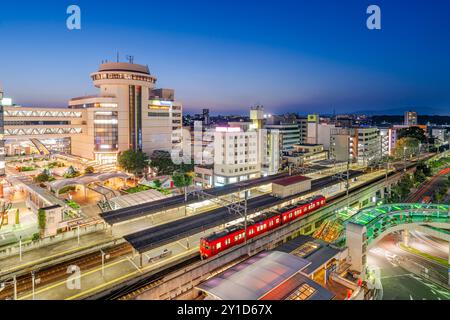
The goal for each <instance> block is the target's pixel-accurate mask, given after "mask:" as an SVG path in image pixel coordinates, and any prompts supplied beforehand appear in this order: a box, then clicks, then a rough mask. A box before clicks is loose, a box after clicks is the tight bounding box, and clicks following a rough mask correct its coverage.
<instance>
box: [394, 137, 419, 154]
mask: <svg viewBox="0 0 450 320" xmlns="http://www.w3.org/2000/svg"><path fill="white" fill-rule="evenodd" d="M418 150H419V140H417V139H416V138H410V137H405V138H401V139H399V140H397V144H396V147H395V155H396V156H397V157H398V158H404V157H406V158H407V157H409V156H411V155H412V154H415V153H417V151H418Z"/></svg>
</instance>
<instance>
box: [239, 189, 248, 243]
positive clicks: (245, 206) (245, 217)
mask: <svg viewBox="0 0 450 320" xmlns="http://www.w3.org/2000/svg"><path fill="white" fill-rule="evenodd" d="M239 193H240V192H239ZM247 199H248V190H245V191H244V232H245V234H244V236H245V237H244V239H245V244H247Z"/></svg>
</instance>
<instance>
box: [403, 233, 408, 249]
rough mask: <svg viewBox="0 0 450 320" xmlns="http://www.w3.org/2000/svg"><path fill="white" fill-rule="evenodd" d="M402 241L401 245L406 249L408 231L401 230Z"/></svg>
mask: <svg viewBox="0 0 450 320" xmlns="http://www.w3.org/2000/svg"><path fill="white" fill-rule="evenodd" d="M402 239H403V244H404V245H405V246H407V247H409V231H408V230H406V229H405V230H403V231H402Z"/></svg>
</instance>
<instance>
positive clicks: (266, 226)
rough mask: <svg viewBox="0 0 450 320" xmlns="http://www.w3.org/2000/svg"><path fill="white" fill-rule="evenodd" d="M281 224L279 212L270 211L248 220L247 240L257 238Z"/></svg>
mask: <svg viewBox="0 0 450 320" xmlns="http://www.w3.org/2000/svg"><path fill="white" fill-rule="evenodd" d="M280 224H281V218H280V212H278V211H271V212H268V213H264V214H261V215H259V216H258V217H256V218H254V219H253V220H250V221H249V223H248V225H247V239H251V238H254V237H257V236H259V235H260V234H263V233H265V232H267V231H270V230H273V229H275V228H278V226H279V225H280Z"/></svg>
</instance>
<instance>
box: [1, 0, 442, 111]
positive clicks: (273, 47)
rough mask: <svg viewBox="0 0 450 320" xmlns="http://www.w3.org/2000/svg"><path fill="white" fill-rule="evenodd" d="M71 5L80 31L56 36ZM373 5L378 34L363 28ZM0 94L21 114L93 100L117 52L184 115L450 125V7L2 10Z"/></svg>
mask: <svg viewBox="0 0 450 320" xmlns="http://www.w3.org/2000/svg"><path fill="white" fill-rule="evenodd" d="M70 4H77V5H79V6H80V8H81V12H82V29H81V30H78V31H69V30H68V29H67V28H66V18H67V14H66V8H67V6H68V5H70ZM370 4H377V5H379V6H380V7H381V12H382V30H377V31H370V30H368V29H367V28H366V19H367V14H366V9H367V7H368V5H370ZM1 8H2V14H1V15H0V39H1V42H2V49H1V50H0V82H1V83H2V86H3V88H4V89H5V91H6V93H7V95H8V96H11V97H13V98H14V100H15V102H16V103H19V104H23V105H34V106H37V105H40V106H65V105H66V104H67V100H68V99H70V98H71V97H75V96H80V95H84V94H92V93H95V92H96V89H95V88H94V87H93V86H92V83H91V81H90V78H89V74H90V73H91V72H93V71H95V70H96V69H97V67H98V65H99V63H100V62H101V60H104V59H109V60H115V58H116V53H117V52H119V53H120V56H121V60H124V59H125V55H127V54H130V55H134V57H135V62H136V63H142V64H148V65H149V67H150V71H151V72H152V74H154V75H156V77H157V78H158V83H157V84H158V86H160V87H170V88H173V89H175V90H176V98H177V99H178V100H180V101H182V102H183V104H184V105H185V107H186V110H187V111H198V110H200V109H201V108H210V109H211V111H212V112H213V113H225V112H226V113H245V112H246V110H247V109H248V107H249V106H250V105H253V104H256V103H260V104H263V105H264V106H265V108H266V110H268V111H270V112H273V113H276V112H285V111H290V112H299V113H307V112H312V111H315V112H322V113H331V112H332V111H333V109H336V111H337V112H352V111H361V110H386V109H402V108H417V109H419V110H433V111H436V112H440V113H446V114H449V113H450V112H449V111H448V110H449V109H450V59H449V57H450V41H449V39H450V1H448V0H434V1H433V2H430V1H425V0H416V1H406V0H389V1H385V0H373V1H365V0H345V1H337V0H335V1H331V0H315V1H306V0H305V1H303V0H296V1H293V0H292V1H288V0H279V1H263V0H259V1H254V0H241V1H237V0H228V1H219V0H216V1H210V0H209V1H206V0H195V1H194V0H191V1H189V0H185V1H176V0H165V1H153V0H147V1H139V0H135V1H132V2H127V1H104V0H96V1H76V0H72V1H62V0H58V1H21V2H17V1H14V2H13V1H8V2H7V3H4V2H2V6H1Z"/></svg>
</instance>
